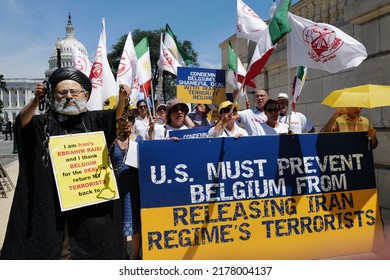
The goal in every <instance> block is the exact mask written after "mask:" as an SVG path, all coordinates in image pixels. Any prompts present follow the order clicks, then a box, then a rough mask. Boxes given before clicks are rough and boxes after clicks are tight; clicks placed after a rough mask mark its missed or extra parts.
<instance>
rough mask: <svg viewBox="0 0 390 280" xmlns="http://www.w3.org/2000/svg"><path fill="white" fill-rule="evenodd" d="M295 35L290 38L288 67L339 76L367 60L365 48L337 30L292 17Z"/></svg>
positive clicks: (288, 43) (289, 18) (290, 14)
mask: <svg viewBox="0 0 390 280" xmlns="http://www.w3.org/2000/svg"><path fill="white" fill-rule="evenodd" d="M288 20H289V22H290V25H291V27H292V31H291V32H290V33H289V34H288V35H287V64H288V67H290V68H292V67H296V66H307V67H309V68H314V69H320V70H325V71H328V72H330V73H337V72H339V71H342V70H346V69H349V68H353V67H356V66H358V65H359V64H360V63H361V62H362V61H363V60H365V59H366V57H367V51H366V48H365V47H364V46H363V45H362V44H361V43H360V42H359V41H357V40H355V39H354V38H352V37H351V36H349V35H348V34H346V33H344V32H343V31H341V30H340V29H338V28H337V27H334V26H332V25H330V24H326V23H316V22H313V21H310V20H308V19H305V18H302V17H299V16H296V15H294V14H292V13H289V15H288Z"/></svg>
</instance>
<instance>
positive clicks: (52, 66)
mask: <svg viewBox="0 0 390 280" xmlns="http://www.w3.org/2000/svg"><path fill="white" fill-rule="evenodd" d="M73 45H75V46H76V47H77V48H78V49H79V50H80V51H81V52H82V53H83V54H85V55H86V56H87V57H89V56H88V51H87V49H86V48H85V47H84V45H83V44H82V43H81V42H80V41H78V40H77V39H76V37H75V36H74V26H73V24H72V17H71V15H70V13H69V15H68V24H67V25H66V35H65V37H64V39H62V40H61V41H60V40H58V41H57V42H56V43H55V44H54V47H53V53H52V55H51V57H50V59H49V69H48V70H46V71H45V77H46V78H49V77H50V75H51V73H53V72H54V70H56V69H57V68H58V66H57V46H60V51H61V67H72V46H73Z"/></svg>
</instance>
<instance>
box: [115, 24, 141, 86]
mask: <svg viewBox="0 0 390 280" xmlns="http://www.w3.org/2000/svg"><path fill="white" fill-rule="evenodd" d="M136 75H137V54H136V52H135V48H134V43H133V38H132V37H131V33H130V32H129V34H127V38H126V42H125V46H124V47H123V51H122V56H121V60H120V62H119V66H118V72H117V75H116V83H117V84H118V86H119V85H121V84H124V85H128V86H129V87H130V88H131V87H132V86H133V81H134V78H135V76H136Z"/></svg>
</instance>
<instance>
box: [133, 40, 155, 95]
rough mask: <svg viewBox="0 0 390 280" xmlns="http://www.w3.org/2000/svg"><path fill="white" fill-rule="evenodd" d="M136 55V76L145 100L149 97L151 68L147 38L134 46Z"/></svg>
mask: <svg viewBox="0 0 390 280" xmlns="http://www.w3.org/2000/svg"><path fill="white" fill-rule="evenodd" d="M135 52H136V54H137V60H138V61H137V76H138V81H139V83H140V84H141V90H142V91H143V92H144V93H145V98H148V97H149V95H150V89H151V86H152V66H151V63H150V51H149V40H148V37H144V38H142V40H141V41H140V42H139V43H138V44H137V45H136V46H135Z"/></svg>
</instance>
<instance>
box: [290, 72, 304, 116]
mask: <svg viewBox="0 0 390 280" xmlns="http://www.w3.org/2000/svg"><path fill="white" fill-rule="evenodd" d="M306 75H307V67H304V66H298V67H297V73H296V74H295V78H294V82H293V86H292V102H291V107H292V108H293V110H294V111H295V104H296V103H297V101H298V98H299V95H300V94H301V91H302V88H303V85H304V84H305V80H306Z"/></svg>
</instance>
